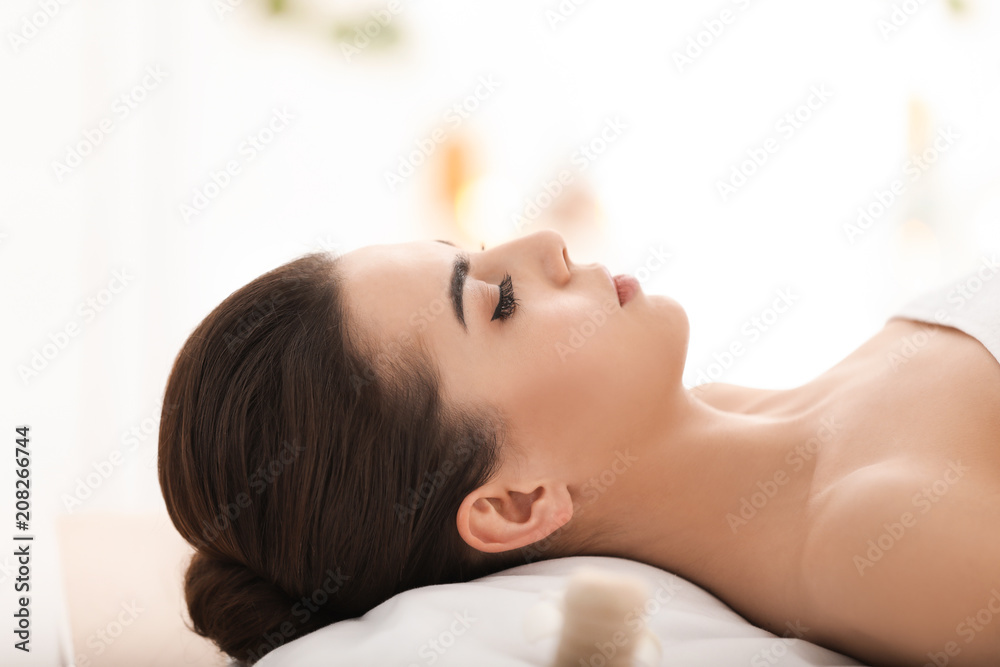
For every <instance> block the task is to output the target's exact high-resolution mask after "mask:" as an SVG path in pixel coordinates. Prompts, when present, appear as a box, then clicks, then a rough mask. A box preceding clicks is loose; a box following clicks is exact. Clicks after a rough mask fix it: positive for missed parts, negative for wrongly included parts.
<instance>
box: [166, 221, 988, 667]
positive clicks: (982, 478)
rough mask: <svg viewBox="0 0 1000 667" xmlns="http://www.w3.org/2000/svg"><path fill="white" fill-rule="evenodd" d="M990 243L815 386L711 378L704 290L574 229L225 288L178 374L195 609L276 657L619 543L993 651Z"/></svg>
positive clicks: (719, 592) (231, 636) (859, 635)
mask: <svg viewBox="0 0 1000 667" xmlns="http://www.w3.org/2000/svg"><path fill="white" fill-rule="evenodd" d="M980 273H981V276H980V280H979V283H978V284H979V286H980V289H979V290H978V291H977V292H976V293H975V294H972V293H970V291H969V290H968V289H964V290H962V293H963V294H968V296H969V298H968V299H967V300H966V301H965V302H964V303H962V304H961V305H958V303H957V301H958V299H957V298H955V294H952V293H951V292H949V293H947V294H945V292H943V291H942V292H941V293H936V294H931V295H928V297H927V298H926V299H925V300H924V301H917V302H913V303H912V304H910V306H909V313H908V314H907V313H906V312H904V313H901V314H900V316H898V317H893V318H890V319H889V320H888V321H887V323H886V324H885V326H884V328H883V329H882V330H881V331H879V332H878V333H877V334H875V335H874V336H873V337H872V338H871V339H870V340H868V341H867V342H865V343H864V344H863V345H862V346H861V347H859V348H858V349H857V350H855V351H854V352H853V353H852V354H850V355H849V356H848V357H846V358H845V359H844V360H842V361H841V362H840V363H838V364H837V365H836V366H834V367H833V368H831V369H830V370H828V371H827V372H825V373H823V374H822V375H820V376H819V377H817V378H816V379H814V380H812V381H811V382H809V383H807V384H804V385H802V386H800V387H796V388H794V389H789V390H784V391H771V390H758V389H752V388H746V387H738V386H733V385H727V384H721V383H715V384H709V385H703V386H701V387H698V388H696V389H692V390H689V389H686V388H685V387H684V386H683V385H682V384H681V375H682V371H683V369H684V362H685V356H686V351H687V342H688V338H687V337H688V321H687V317H686V315H685V313H684V310H683V309H682V308H681V307H680V305H679V304H678V303H677V302H676V301H674V300H672V299H670V298H668V297H665V296H659V295H652V294H648V295H647V294H644V293H643V292H642V291H641V290H640V289H638V283H636V282H635V281H634V280H629V279H628V278H622V277H618V278H615V279H613V278H612V276H611V275H610V274H609V273H608V271H607V269H605V268H604V267H603V266H601V265H599V264H588V265H578V264H575V263H573V262H572V261H571V259H570V257H569V255H568V253H567V250H566V246H565V244H564V243H563V239H562V238H561V237H560V236H559V235H558V234H556V233H554V232H551V231H542V232H538V233H536V234H532V235H530V236H525V237H522V238H519V239H517V240H514V241H511V242H509V243H506V244H504V245H501V246H497V247H494V248H490V249H487V250H485V251H483V252H476V253H464V252H463V251H462V250H460V249H458V248H456V247H454V246H453V245H451V244H449V243H447V242H441V241H426V242H413V243H404V244H398V245H376V246H369V247H365V248H361V249H358V250H355V251H353V252H350V253H348V254H346V255H343V256H341V257H336V258H334V257H330V256H327V255H322V254H319V255H310V256H306V257H303V258H300V259H297V260H295V261H293V262H290V263H288V264H286V265H284V266H282V267H280V268H278V269H276V270H274V271H272V272H270V273H268V274H265V275H263V276H261V277H259V278H257V279H256V280H254V281H253V282H251V283H250V284H248V285H247V286H245V287H243V288H242V289H240V290H238V291H236V292H235V293H233V294H232V295H231V296H229V297H228V298H227V299H226V300H225V301H224V302H223V303H222V304H221V305H219V306H218V307H217V308H216V309H215V310H214V311H213V312H212V313H211V314H210V315H209V316H208V317H207V318H205V320H204V321H203V322H202V323H201V324H200V325H199V326H198V328H197V329H196V330H195V331H194V332H193V333H192V335H191V336H190V338H189V339H188V341H187V342H186V343H185V345H184V347H183V349H182V350H181V352H180V354H179V355H178V357H177V360H176V363H175V365H174V368H173V371H172V373H171V375H170V379H169V381H168V383H167V388H166V396H165V400H164V405H165V406H169V407H168V408H165V410H164V413H163V417H162V420H161V426H160V444H159V447H160V450H159V455H160V459H159V476H160V484H161V488H162V491H163V495H164V498H165V499H166V504H167V508H168V510H169V512H170V516H171V519H172V520H173V522H174V524H175V525H176V527H177V529H178V530H179V531H180V533H181V534H182V535H183V536H184V537H185V538H186V539H187V540H188V541H190V542H191V543H192V544H193V545H194V546H195V547H196V553H195V556H194V558H193V560H192V562H191V565H190V567H189V569H188V572H187V575H186V580H185V590H186V596H187V603H188V607H189V610H190V613H191V617H192V620H193V623H194V629H195V630H196V631H197V632H199V633H200V634H202V635H204V636H206V637H209V638H211V639H212V640H214V641H215V642H216V643H217V644H218V645H219V646H220V648H221V649H222V650H223V651H225V652H227V653H229V654H231V655H232V656H235V657H237V658H240V659H242V660H247V661H253V660H255V659H256V658H259V657H260V656H261V655H262V654H263V653H266V652H267V651H268V650H270V649H271V648H274V647H275V646H278V645H280V644H281V643H284V642H285V641H288V640H290V639H292V638H295V637H298V636H301V635H302V634H305V633H306V632H309V631H312V630H314V629H316V628H319V627H321V626H323V625H326V624H328V623H331V622H334V621H338V620H341V619H346V618H352V617H357V616H361V615H363V614H364V613H365V612H367V611H368V610H370V609H372V608H373V607H375V606H376V605H378V604H380V603H381V602H383V601H385V600H387V599H388V598H390V597H391V596H393V595H394V594H396V593H398V592H400V591H403V590H406V589H409V588H413V587H416V586H423V585H428V584H436V583H444V582H453V581H464V580H468V579H472V578H476V577H479V576H484V575H486V574H488V573H491V572H495V571H498V570H501V569H505V568H507V567H512V566H514V565H518V564H523V563H525V562H528V561H531V560H537V559H541V558H555V557H561V556H570V555H604V556H618V557H623V558H630V559H635V560H639V561H643V562H646V563H649V564H652V565H655V566H658V567H661V568H663V569H665V570H669V571H671V572H674V573H676V574H678V575H681V576H683V577H685V578H687V579H689V580H690V581H692V582H695V583H697V584H699V585H701V586H702V587H704V588H705V589H707V590H708V591H710V592H712V593H713V594H715V595H716V596H718V597H719V598H720V599H722V600H723V601H725V602H726V603H727V604H729V605H730V606H732V608H733V609H735V610H736V611H737V612H739V613H740V614H742V615H743V616H744V617H746V618H747V619H748V620H749V621H751V622H752V623H754V624H756V625H758V626H760V627H763V628H765V629H768V630H771V631H772V632H774V633H775V634H778V635H781V634H783V633H784V632H785V631H786V629H787V627H789V624H794V627H796V628H798V629H799V631H800V633H801V634H800V636H801V637H802V638H803V639H806V640H808V641H811V642H814V643H816V644H820V645H823V646H826V647H829V648H831V649H834V650H837V651H840V652H842V653H845V654H848V655H851V656H854V657H856V658H858V659H859V660H861V661H863V662H866V663H877V664H885V665H904V664H924V663H927V664H937V665H944V664H948V665H987V664H997V661H998V660H1000V614H997V612H1000V532H998V531H997V530H996V528H997V526H998V521H1000V518H998V517H1000V446H998V445H1000V363H998V360H997V358H996V355H997V354H998V353H1000V336H998V335H997V333H998V332H1000V279H996V280H993V281H992V282H990V281H989V279H987V278H986V277H985V274H983V272H980ZM992 277H993V276H990V278H992ZM904 310H905V309H904ZM921 319H922V320H923V321H920V320H921ZM587 323H589V324H587ZM969 331H972V332H973V335H974V334H975V333H976V332H979V333H980V338H979V339H977V338H975V337H973V335H970V333H969ZM990 336H992V338H990ZM987 344H988V345H991V346H992V347H993V349H992V352H991V350H990V349H988V348H987V347H986V345H987ZM608 471H613V472H614V474H613V475H611V474H609V473H608ZM602 473H603V475H602ZM602 479H603V480H605V481H602ZM610 479H613V480H616V481H613V482H611V483H608V482H607V481H606V480H610ZM320 591H322V592H323V595H321V596H317V595H315V593H317V592H320ZM317 599H321V600H326V602H325V604H318V603H317V602H316V600H317ZM994 616H996V618H994Z"/></svg>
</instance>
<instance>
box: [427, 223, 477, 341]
mask: <svg viewBox="0 0 1000 667" xmlns="http://www.w3.org/2000/svg"><path fill="white" fill-rule="evenodd" d="M435 241H437V242H438V243H444V244H445V245H450V246H452V247H454V248H457V247H458V246H457V245H455V244H454V243H452V242H451V241H442V240H441V239H435ZM468 274H469V255H468V254H466V253H464V252H459V253H458V254H456V255H455V261H454V262H452V264H451V279H450V280H449V284H450V290H449V291H450V296H451V306H452V309H453V310H454V311H455V318H456V319H457V320H458V323H459V324H461V325H462V329H464V330H465V332H466V333H468V332H469V327H467V326H466V324H465V307H464V305H463V303H462V294H463V293H464V292H465V278H466V276H468Z"/></svg>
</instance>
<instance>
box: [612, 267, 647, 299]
mask: <svg viewBox="0 0 1000 667" xmlns="http://www.w3.org/2000/svg"><path fill="white" fill-rule="evenodd" d="M611 280H612V281H613V282H614V284H615V289H617V290H618V303H619V304H620V305H621V306H623V307H624V306H625V304H627V303H628V302H629V301H631V300H632V299H633V298H634V297H635V295H636V294H638V293H639V292H640V291H641V290H642V288H641V287H640V286H639V281H638V280H636V278H635V276H630V275H628V274H624V273H623V274H620V275H617V276H614V277H613V278H612V279H611Z"/></svg>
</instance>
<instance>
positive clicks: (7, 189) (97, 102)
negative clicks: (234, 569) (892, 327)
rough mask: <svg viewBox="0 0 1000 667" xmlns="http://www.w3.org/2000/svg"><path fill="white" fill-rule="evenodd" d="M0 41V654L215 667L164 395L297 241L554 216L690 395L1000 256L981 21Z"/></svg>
mask: <svg viewBox="0 0 1000 667" xmlns="http://www.w3.org/2000/svg"><path fill="white" fill-rule="evenodd" d="M0 32H2V38H3V45H2V47H0V89H2V90H3V91H4V97H5V100H6V101H5V103H4V104H3V108H2V112H0V113H2V114H3V116H2V117H3V131H2V132H0V276H2V279H3V284H4V286H5V289H4V290H2V291H0V300H2V301H0V304H2V308H0V312H2V313H3V317H4V326H3V334H2V335H3V343H4V344H3V350H4V354H5V363H4V365H3V366H4V373H3V377H2V380H0V390H2V394H0V406H2V408H3V414H4V419H3V424H4V425H5V428H6V429H7V437H8V441H7V444H8V445H9V446H10V447H13V446H14V445H13V443H14V440H15V434H14V428H15V427H16V426H20V425H25V424H27V425H29V426H30V427H31V436H32V441H31V450H32V456H33V458H32V463H31V465H32V485H33V486H32V499H31V503H32V512H33V519H34V521H35V522H36V525H37V531H38V537H37V540H38V541H37V542H36V543H35V548H36V549H37V555H36V556H35V558H36V560H35V561H34V562H33V565H32V567H33V569H32V576H33V577H35V578H36V579H35V581H36V587H35V588H33V591H37V593H36V595H37V596H39V597H38V598H37V599H36V601H35V602H33V604H34V605H35V606H34V612H35V620H34V623H35V625H34V633H35V634H34V635H33V644H34V645H37V650H36V651H34V652H33V654H32V655H31V656H27V655H22V654H21V652H17V651H13V649H12V648H11V646H9V642H8V643H5V644H4V646H3V647H2V648H0V663H3V664H22V663H23V664H71V663H72V664H78V665H88V664H90V665H100V664H178V662H177V661H178V660H180V658H178V657H177V656H176V655H174V654H172V653H170V652H171V651H180V654H179V655H182V657H183V661H186V662H190V663H191V664H220V658H219V656H218V655H216V654H214V652H213V651H212V650H211V649H210V648H209V647H207V646H205V645H204V644H203V643H200V642H198V641H195V640H196V639H197V638H196V637H194V636H193V635H190V633H187V632H186V631H185V630H184V629H183V626H182V618H181V617H182V612H181V608H180V602H179V600H180V597H179V594H180V573H181V572H182V567H181V565H180V561H181V558H182V556H183V555H184V553H185V545H183V544H182V543H181V542H180V541H179V538H178V537H177V536H176V535H175V534H172V533H171V531H172V527H171V526H170V524H169V521H165V520H164V517H165V513H164V510H163V501H162V499H161V496H160V491H159V486H158V483H157V479H156V466H155V462H156V433H157V429H158V420H159V416H160V409H161V400H162V393H163V388H164V384H165V381H166V378H167V374H168V372H169V370H170V367H171V363H172V361H173V359H174V356H175V355H176V354H177V351H178V350H179V348H180V346H181V344H182V343H183V342H184V340H185V338H186V337H187V335H188V334H189V333H190V332H191V330H192V329H193V328H194V327H195V325H196V324H197V323H198V322H199V321H200V320H201V319H202V318H203V317H204V316H205V315H206V314H207V313H208V312H209V311H210V310H211V309H212V308H213V307H214V306H215V305H217V304H218V303H219V302H220V301H221V300H222V299H223V298H224V297H225V296H226V295H228V294H229V293H230V292H232V291H233V290H235V289H236V288H238V287H240V286H242V285H244V284H245V283H246V282H248V281H249V280H251V279H253V278H254V277H256V276H257V275H259V274H261V273H263V272H265V271H267V270H270V269H272V268H274V267H276V266H277V265H279V264H281V263H284V262H286V261H288V260H290V259H292V258H293V257H295V256H297V255H300V254H303V253H306V252H310V251H314V250H324V249H325V250H329V251H331V252H336V253H342V252H347V251H349V250H351V249H354V248H357V247H360V246H364V245H369V244H373V243H396V242H401V241H409V240H426V239H435V238H443V239H450V240H452V241H454V242H455V243H457V244H459V245H460V246H463V247H465V248H466V249H469V250H478V249H479V248H480V244H481V243H485V244H486V246H487V247H490V246H494V245H497V244H500V243H503V242H504V241H506V240H509V239H512V238H516V237H518V236H520V235H523V234H530V233H532V232H534V231H537V230H540V229H555V230H557V231H559V232H560V233H561V234H563V236H564V237H565V239H566V241H567V244H568V248H569V253H570V256H571V257H572V258H573V261H575V262H584V263H585V262H594V261H599V262H602V263H604V264H605V265H607V266H608V267H609V268H610V269H611V272H612V273H613V274H616V273H631V274H633V275H636V276H637V277H638V278H639V279H640V281H641V282H642V286H643V289H644V290H645V291H647V292H657V293H662V294H667V295H669V296H671V297H673V298H675V299H676V300H677V301H679V302H680V303H681V305H682V306H683V307H684V308H685V310H686V311H687V313H688V317H689V320H690V324H691V339H690V346H689V353H688V362H687V363H688V365H687V371H686V374H685V384H686V385H688V386H694V385H697V384H701V383H702V382H707V381H722V382H731V383H735V384H744V385H750V386H757V387H767V388H783V387H791V386H795V385H798V384H801V383H803V382H806V381H808V380H810V379H811V378H813V377H815V376H816V375H817V374H819V373H821V372H823V371H824V370H826V369H827V368H829V367H830V366H832V365H833V364H835V363H836V362H837V361H839V360H840V359H842V358H843V357H844V356H846V355H847V354H849V353H850V352H851V351H852V350H853V349H855V348H856V347H857V346H858V345H860V344H861V343H862V342H864V341H865V340H866V339H867V338H869V337H870V336H872V335H873V334H874V333H876V332H877V331H878V330H879V329H880V328H881V326H882V324H883V323H884V321H885V319H886V318H887V317H889V316H890V315H891V314H892V311H893V309H894V308H896V307H898V306H899V305H901V304H902V303H903V302H904V301H905V300H907V299H909V298H911V297H913V296H915V295H916V294H918V293H919V292H920V291H921V290H924V289H927V288H930V287H933V286H935V285H943V284H948V282H949V281H954V280H957V278H958V277H959V276H960V275H962V274H963V273H965V272H967V271H970V270H972V269H975V268H976V267H979V266H989V264H988V262H990V261H992V259H991V258H993V257H994V256H995V255H994V253H995V252H996V250H997V248H998V247H1000V160H998V159H997V156H998V154H1000V128H998V126H997V119H998V118H1000V88H998V85H997V84H998V77H1000V40H997V39H996V36H997V35H998V34H1000V7H998V6H997V5H996V3H988V2H985V1H982V0H961V1H958V0H955V1H945V0H920V1H918V0H906V1H903V0H897V1H896V2H887V1H885V0H876V1H874V2H872V1H871V0H865V1H863V2H862V1H861V0H846V1H844V2H839V3H828V4H820V5H815V4H809V3H796V2H793V1H792V0H761V1H759V2H757V1H755V0H719V1H717V2H712V3H704V2H698V3H696V2H693V1H686V2H674V3H653V2H635V1H624V2H609V1H608V0H561V1H558V0H542V1H541V2H526V1H522V0H508V1H507V2H504V3H478V2H474V3H473V2H457V1H453V0H440V1H438V2H412V1H410V0H267V1H265V0H177V1H174V2H170V3H165V2H153V1H152V0H129V1H125V0H87V1H84V0H30V1H22V0H7V1H6V2H4V3H3V7H2V9H0ZM735 342H739V343H741V344H742V346H743V347H742V349H743V350H744V352H743V353H742V354H741V355H739V356H733V355H731V354H727V351H728V350H729V349H730V348H731V346H732V344H733V343H735ZM10 458H11V457H9V456H4V457H2V460H3V462H2V463H0V470H2V471H3V475H2V479H3V480H4V481H3V484H4V487H5V490H3V492H2V493H0V497H5V498H9V497H10V496H9V495H8V491H7V490H6V489H13V479H14V477H13V475H14V472H13V462H12V460H10ZM11 493H13V491H11ZM2 511H3V512H4V513H5V515H6V513H7V512H9V513H10V515H13V512H14V509H13V500H11V501H10V502H9V503H5V504H3V506H2ZM12 532H16V531H12ZM0 539H6V538H0ZM11 544H13V542H11ZM0 551H2V553H4V554H12V553H13V547H12V548H10V549H8V548H6V547H5V548H3V549H2V550H0ZM16 568H17V565H16V563H15V559H14V557H13V556H12V555H6V556H0V583H2V587H0V590H2V591H3V593H2V595H0V610H3V612H4V614H7V613H13V610H14V608H15V599H14V598H15V594H14V593H13V591H12V584H13V581H14V579H15V577H16V576H17V575H16ZM157 568H158V569H157ZM151 573H152V574H151ZM136 600H138V603H136ZM133 603H135V604H133ZM129 604H133V611H131V612H128V613H126V611H128V610H127V609H126V607H128V605H129ZM135 606H138V607H139V608H142V609H143V610H144V611H142V612H134V608H135ZM123 610H125V611H123ZM129 614H132V616H129ZM5 617H6V618H10V616H5ZM126 619H131V620H129V622H128V623H126V622H125V620H126ZM167 627H169V628H171V630H170V632H171V633H173V634H170V633H167V632H166V631H165V630H164V628H167ZM116 629H117V630H116ZM116 631H117V634H116ZM102 632H103V634H102ZM151 647H152V648H155V649H156V650H151Z"/></svg>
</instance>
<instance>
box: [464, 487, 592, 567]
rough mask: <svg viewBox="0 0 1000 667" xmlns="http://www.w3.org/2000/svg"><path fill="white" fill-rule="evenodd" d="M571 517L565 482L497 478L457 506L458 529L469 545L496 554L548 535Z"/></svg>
mask: <svg viewBox="0 0 1000 667" xmlns="http://www.w3.org/2000/svg"><path fill="white" fill-rule="evenodd" d="M572 516H573V499H572V498H571V497H570V494H569V489H568V488H567V486H566V484H565V482H560V481H557V480H552V479H545V480H524V481H519V482H517V483H516V484H514V483H510V482H505V481H501V480H497V481H494V482H492V483H490V484H485V485H483V486H481V487H479V488H478V489H476V490H475V491H473V492H472V493H470V494H469V495H467V496H466V497H465V500H463V501H462V505H461V506H460V507H459V508H458V517H457V521H458V532H459V534H461V536H462V539H463V540H465V541H466V543H468V544H469V546H471V547H473V548H475V549H478V550H479V551H485V552H487V553H497V552H500V551H509V550H511V549H517V548H520V547H523V546H527V545H529V544H532V543H533V542H537V541H538V540H540V539H543V538H545V537H548V536H549V535H551V534H552V533H553V532H555V530H556V529H558V528H560V527H562V526H563V525H565V524H566V522H567V521H569V520H570V519H571V518H572Z"/></svg>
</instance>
